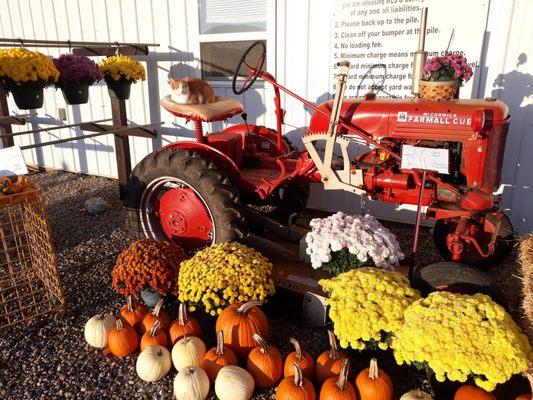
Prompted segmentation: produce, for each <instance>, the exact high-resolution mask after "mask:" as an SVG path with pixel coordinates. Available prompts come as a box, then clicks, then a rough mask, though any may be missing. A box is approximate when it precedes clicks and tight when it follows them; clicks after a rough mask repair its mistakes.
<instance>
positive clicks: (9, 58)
mask: <svg viewBox="0 0 533 400" xmlns="http://www.w3.org/2000/svg"><path fill="white" fill-rule="evenodd" d="M58 78H59V71H58V70H57V68H56V67H55V65H54V63H53V62H52V60H51V59H50V58H48V57H46V56H45V55H44V54H42V53H39V52H38V51H30V50H28V49H24V48H14V49H8V50H0V84H1V85H2V86H4V87H5V88H6V89H7V90H12V89H13V87H14V86H20V85H32V86H34V87H41V88H42V87H46V86H49V85H51V84H53V83H55V82H57V79H58Z"/></svg>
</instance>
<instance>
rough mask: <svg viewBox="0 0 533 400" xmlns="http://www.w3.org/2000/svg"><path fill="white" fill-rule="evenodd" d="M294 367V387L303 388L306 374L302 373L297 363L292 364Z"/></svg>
mask: <svg viewBox="0 0 533 400" xmlns="http://www.w3.org/2000/svg"><path fill="white" fill-rule="evenodd" d="M292 367H293V368H294V386H296V387H302V386H303V384H304V374H303V373H302V369H301V368H300V366H299V365H298V364H296V363H294V364H292Z"/></svg>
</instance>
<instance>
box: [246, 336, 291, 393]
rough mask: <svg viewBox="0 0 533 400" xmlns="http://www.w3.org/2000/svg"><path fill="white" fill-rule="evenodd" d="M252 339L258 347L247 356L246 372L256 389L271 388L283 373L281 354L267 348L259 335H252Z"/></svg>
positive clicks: (276, 350)
mask: <svg viewBox="0 0 533 400" xmlns="http://www.w3.org/2000/svg"><path fill="white" fill-rule="evenodd" d="M253 338H254V340H255V341H256V342H257V344H258V346H257V347H254V348H253V349H252V351H251V352H250V354H248V360H247V361H246V370H247V371H248V372H249V373H250V375H252V377H253V378H254V381H255V384H256V385H257V386H258V387H260V388H269V387H272V386H274V385H275V384H276V383H277V382H278V381H279V379H280V378H281V373H282V371H283V361H282V358H281V354H280V352H279V350H278V349H276V348H275V347H272V346H269V345H268V344H267V342H266V341H265V339H263V338H262V337H261V335H259V334H257V333H254V335H253Z"/></svg>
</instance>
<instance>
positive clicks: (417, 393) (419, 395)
mask: <svg viewBox="0 0 533 400" xmlns="http://www.w3.org/2000/svg"><path fill="white" fill-rule="evenodd" d="M400 400H433V397H431V396H430V395H429V394H427V393H426V392H423V391H421V390H420V389H417V390H410V391H409V392H407V393H405V394H404V395H403V396H402V397H400Z"/></svg>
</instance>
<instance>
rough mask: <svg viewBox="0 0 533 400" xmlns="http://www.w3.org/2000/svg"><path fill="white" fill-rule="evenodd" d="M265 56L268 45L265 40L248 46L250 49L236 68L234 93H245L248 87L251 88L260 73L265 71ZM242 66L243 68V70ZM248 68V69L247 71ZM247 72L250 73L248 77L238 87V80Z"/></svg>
mask: <svg viewBox="0 0 533 400" xmlns="http://www.w3.org/2000/svg"><path fill="white" fill-rule="evenodd" d="M257 52H259V54H257ZM249 56H250V57H249ZM265 56H266V47H265V43H264V42H262V41H259V42H255V43H254V44H252V45H251V46H250V47H248V49H247V50H246V51H245V52H244V54H243V55H242V57H241V60H240V61H239V64H238V65H237V68H236V69H235V73H234V74H233V85H232V87H233V93H235V94H243V93H244V92H246V91H247V90H248V89H250V87H251V86H252V85H253V84H254V82H255V80H256V79H257V78H258V77H259V75H260V73H261V72H262V71H263V65H264V63H265ZM250 59H251V60H250ZM251 61H255V62H251ZM244 66H246V67H244ZM243 67H244V68H243ZM241 68H242V69H243V71H242V72H241ZM247 69H248V71H246V70H247ZM246 74H248V78H246V79H245V80H244V81H243V83H242V84H241V85H240V87H239V88H238V87H237V82H240V81H238V78H239V76H243V75H244V76H246Z"/></svg>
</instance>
